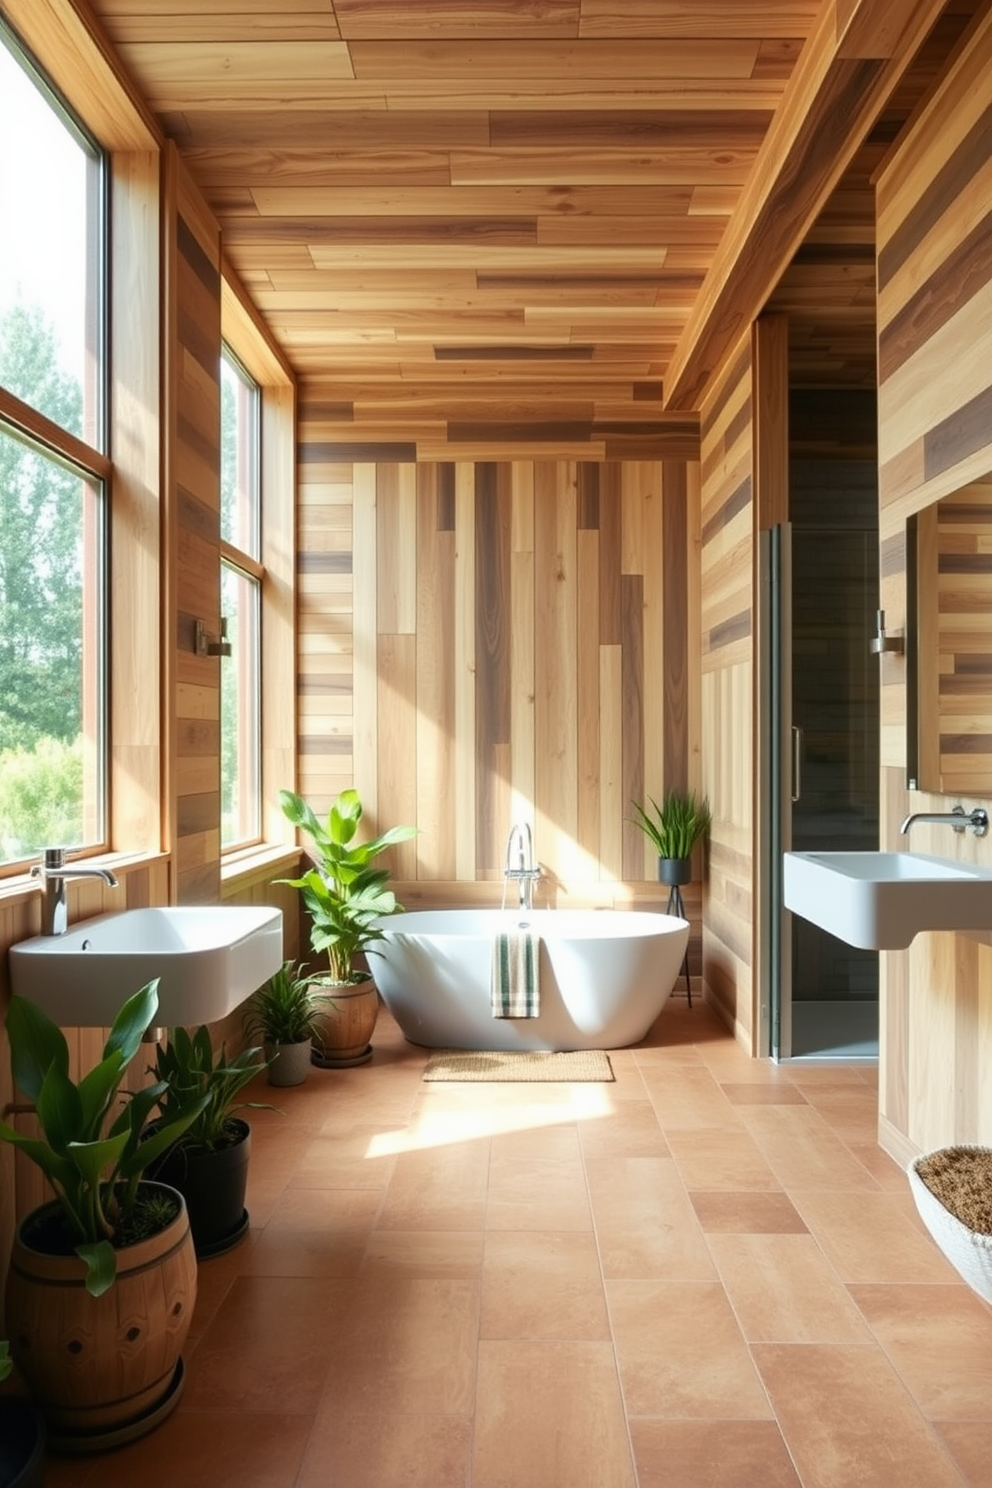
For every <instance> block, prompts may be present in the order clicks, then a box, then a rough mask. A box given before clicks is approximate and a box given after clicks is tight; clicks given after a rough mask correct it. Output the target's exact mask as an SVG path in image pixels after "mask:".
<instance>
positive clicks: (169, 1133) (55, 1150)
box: [0, 978, 204, 1297]
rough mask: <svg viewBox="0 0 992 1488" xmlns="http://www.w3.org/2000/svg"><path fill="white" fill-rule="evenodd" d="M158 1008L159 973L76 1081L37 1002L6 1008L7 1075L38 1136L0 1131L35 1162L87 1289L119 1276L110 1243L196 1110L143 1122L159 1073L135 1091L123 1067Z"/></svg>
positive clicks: (0, 1125)
mask: <svg viewBox="0 0 992 1488" xmlns="http://www.w3.org/2000/svg"><path fill="white" fill-rule="evenodd" d="M157 1011H158V978H155V980H154V981H151V982H149V983H148V984H147V985H146V986H144V987H142V988H141V989H140V991H138V992H136V993H135V994H134V996H133V997H129V998H128V1000H127V1002H125V1004H124V1006H123V1007H122V1008H121V1010H120V1012H119V1013H118V1015H117V1017H116V1018H115V1020H114V1025H113V1027H112V1028H111V1030H110V1036H109V1037H108V1039H107V1042H106V1045H105V1046H104V1050H103V1057H102V1058H101V1060H100V1062H99V1064H97V1065H96V1066H95V1067H94V1068H93V1069H91V1070H90V1071H89V1073H88V1074H86V1075H84V1076H83V1078H82V1079H81V1080H80V1081H79V1083H78V1084H76V1083H74V1082H73V1081H72V1080H71V1079H70V1078H69V1047H68V1045H67V1043H66V1040H65V1035H64V1034H63V1032H62V1030H61V1029H60V1028H58V1027H57V1026H56V1025H55V1024H54V1023H53V1022H52V1021H51V1019H50V1018H49V1017H48V1016H47V1015H46V1014H45V1013H43V1012H42V1010H41V1008H39V1007H36V1006H35V1004H34V1003H32V1002H29V1001H27V1000H26V999H25V998H23V997H12V998H11V999H10V1007H9V1009H8V1012H7V1033H8V1036H9V1038H10V1048H11V1066H12V1069H13V1074H14V1080H15V1082H16V1083H17V1084H18V1085H19V1086H20V1088H21V1090H22V1091H23V1092H24V1094H25V1095H26V1096H27V1097H28V1098H29V1099H30V1100H32V1101H33V1102H34V1106H35V1110H36V1112H37V1116H38V1124H39V1126H40V1128H41V1135H40V1136H38V1137H31V1136H26V1135H23V1134H22V1133H21V1132H18V1131H15V1130H14V1128H13V1127H12V1126H8V1125H7V1123H6V1122H3V1121H0V1139H2V1140H3V1141H6V1142H12V1143H13V1144H14V1145H15V1146H16V1147H18V1148H19V1149H20V1151H21V1152H23V1153H24V1154H25V1156H26V1157H29V1158H30V1159H31V1161H32V1162H34V1163H36V1164H37V1165H38V1167H39V1168H40V1169H41V1171H42V1172H43V1173H44V1175H45V1177H46V1179H47V1180H48V1182H49V1184H50V1185H51V1187H52V1189H53V1191H54V1193H55V1197H56V1199H57V1200H58V1202H59V1205H60V1208H61V1213H62V1217H63V1220H64V1223H65V1227H66V1230H67V1232H68V1235H69V1238H70V1241H71V1243H72V1244H73V1248H74V1249H75V1252H76V1254H77V1255H78V1256H79V1257H80V1258H81V1259H82V1260H83V1261H84V1262H85V1264H86V1289H87V1291H88V1292H90V1293H91V1294H92V1295H93V1296H94V1297H99V1296H101V1295H102V1293H104V1292H105V1291H106V1290H107V1288H108V1287H109V1286H111V1285H112V1283H113V1281H114V1277H115V1276H116V1274H117V1254H116V1250H115V1242H116V1243H117V1244H119V1243H120V1242H121V1238H122V1235H127V1233H128V1230H129V1226H131V1225H133V1222H134V1216H135V1213H136V1210H137V1208H138V1203H139V1185H140V1183H141V1180H142V1177H143V1175H144V1174H145V1172H146V1170H147V1169H148V1167H149V1165H150V1164H151V1163H153V1162H154V1161H155V1160H156V1158H158V1157H159V1156H160V1155H161V1153H162V1152H164V1151H165V1149H166V1148H167V1147H169V1146H170V1145H171V1144H172V1143H173V1142H174V1141H175V1140H176V1138H177V1137H178V1136H180V1135H181V1134H182V1132H184V1131H185V1130H186V1128H187V1127H188V1126H189V1125H190V1123H191V1122H193V1121H194V1120H195V1119H196V1117H197V1116H198V1115H199V1114H200V1111H201V1110H202V1109H203V1104H204V1102H197V1101H191V1102H189V1103H188V1104H187V1105H185V1106H184V1107H183V1109H182V1110H181V1111H173V1112H172V1114H171V1115H170V1116H168V1117H162V1118H160V1120H159V1121H158V1122H157V1124H156V1126H155V1128H154V1130H153V1131H152V1133H151V1134H149V1133H148V1127H149V1124H150V1122H151V1121H152V1119H153V1112H155V1110H156V1107H157V1106H158V1105H159V1103H160V1102H161V1101H162V1100H163V1098H164V1097H165V1095H166V1091H167V1086H166V1084H165V1081H164V1080H158V1081H156V1082H155V1083H154V1084H151V1085H146V1086H145V1087H143V1088H142V1089H141V1090H138V1091H135V1092H133V1093H131V1092H128V1091H122V1090H121V1084H122V1081H123V1078H124V1072H125V1070H126V1069H127V1066H128V1065H129V1064H130V1062H131V1060H132V1059H133V1058H134V1056H135V1054H137V1052H138V1049H139V1048H140V1047H141V1041H142V1036H143V1035H144V1032H145V1030H146V1029H147V1028H148V1027H149V1026H150V1025H151V1024H153V1023H154V1022H155V1014H156V1013H157Z"/></svg>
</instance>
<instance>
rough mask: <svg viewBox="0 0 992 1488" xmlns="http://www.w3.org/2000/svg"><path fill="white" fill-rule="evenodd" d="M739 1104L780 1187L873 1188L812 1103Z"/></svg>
mask: <svg viewBox="0 0 992 1488" xmlns="http://www.w3.org/2000/svg"><path fill="white" fill-rule="evenodd" d="M737 1109H738V1110H739V1111H740V1114H741V1119H742V1120H743V1122H744V1124H745V1126H746V1128H747V1130H748V1132H749V1133H750V1134H751V1136H752V1137H753V1138H754V1140H755V1142H756V1143H757V1145H758V1146H759V1147H760V1149H761V1151H762V1153H763V1154H764V1157H765V1159H766V1161H767V1162H768V1165H769V1167H770V1168H771V1170H772V1172H773V1173H774V1174H775V1177H776V1178H777V1179H778V1181H779V1182H780V1183H781V1184H782V1187H783V1188H787V1189H789V1190H790V1192H794V1191H798V1190H802V1189H808V1188H813V1189H825V1188H834V1189H865V1190H877V1188H878V1185H877V1183H876V1182H875V1180H874V1178H873V1177H872V1176H871V1174H870V1173H869V1172H868V1170H867V1169H866V1168H865V1167H864V1165H863V1164H862V1163H860V1162H858V1160H857V1158H856V1157H855V1156H854V1155H853V1153H851V1152H850V1151H849V1150H848V1148H847V1147H846V1146H845V1145H844V1143H843V1142H841V1141H840V1139H839V1138H838V1137H837V1136H835V1134H834V1133H833V1132H832V1131H831V1130H830V1127H829V1126H828V1125H827V1123H826V1122H825V1121H824V1119H823V1117H822V1116H821V1115H820V1113H819V1112H818V1111H815V1110H814V1109H813V1108H812V1107H811V1106H740V1107H738V1108H737Z"/></svg>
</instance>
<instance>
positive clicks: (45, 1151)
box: [0, 1121, 75, 1188]
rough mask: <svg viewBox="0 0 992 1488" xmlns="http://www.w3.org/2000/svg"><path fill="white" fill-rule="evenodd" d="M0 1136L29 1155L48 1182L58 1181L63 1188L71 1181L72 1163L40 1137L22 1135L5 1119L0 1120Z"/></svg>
mask: <svg viewBox="0 0 992 1488" xmlns="http://www.w3.org/2000/svg"><path fill="white" fill-rule="evenodd" d="M0 1138H2V1139H3V1140H4V1141H5V1142H10V1143H11V1145H12V1146H14V1147H19V1148H20V1150H21V1151H22V1152H23V1153H24V1155H25V1157H29V1158H30V1159H31V1161H32V1162H33V1163H36V1164H37V1166H38V1167H39V1168H40V1169H41V1171H42V1172H43V1173H44V1175H45V1177H46V1178H47V1179H48V1180H49V1181H50V1182H53V1183H58V1184H59V1185H60V1186H61V1187H63V1188H65V1187H66V1185H67V1184H70V1183H72V1181H73V1177H74V1172H75V1169H74V1165H73V1164H72V1163H71V1162H69V1161H68V1159H66V1158H64V1157H63V1156H62V1155H61V1154H60V1153H58V1152H55V1151H54V1150H53V1148H51V1147H50V1146H49V1145H48V1143H47V1142H46V1141H44V1140H43V1139H42V1138H40V1137H27V1136H24V1134H23V1133H22V1132H19V1131H15V1130H14V1128H13V1127H12V1126H8V1125H7V1123H6V1121H0Z"/></svg>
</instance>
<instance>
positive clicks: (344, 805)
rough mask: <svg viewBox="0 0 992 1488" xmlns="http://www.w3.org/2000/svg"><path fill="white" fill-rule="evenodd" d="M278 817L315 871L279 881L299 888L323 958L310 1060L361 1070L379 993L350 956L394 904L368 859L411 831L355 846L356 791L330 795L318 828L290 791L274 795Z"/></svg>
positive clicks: (385, 877)
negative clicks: (298, 838)
mask: <svg viewBox="0 0 992 1488" xmlns="http://www.w3.org/2000/svg"><path fill="white" fill-rule="evenodd" d="M279 804H280V805H281V807H282V810H283V813H284V815H285V816H286V817H287V819H288V820H289V821H291V822H292V823H293V825H294V826H295V827H298V828H299V829H300V831H302V832H304V833H306V835H307V836H308V837H309V838H310V843H311V849H312V852H313V856H314V859H315V866H314V867H312V868H310V869H308V870H307V872H306V873H304V874H303V876H302V877H301V878H291V879H281V880H280V882H281V883H288V884H290V885H291V886H292V887H293V888H295V889H299V891H300V894H301V895H302V898H303V903H304V906H305V908H306V909H307V911H308V913H309V916H310V944H311V946H312V947H313V949H314V951H315V952H316V953H317V954H318V955H320V956H324V955H326V957H327V961H328V968H329V970H328V972H327V973H324V974H321V973H316V974H315V975H314V976H313V977H312V978H311V981H312V982H313V984H314V986H315V988H316V989H317V991H318V992H320V993H321V994H322V995H323V1002H322V1007H321V1010H320V1012H319V1016H318V1023H317V1030H316V1033H315V1035H314V1038H313V1047H312V1053H311V1058H312V1059H313V1062H314V1063H315V1064H318V1065H321V1066H322V1067H324V1068H329V1069H338V1068H342V1067H344V1066H347V1065H353V1064H362V1063H364V1062H365V1061H366V1060H368V1059H371V1057H372V1045H371V1038H372V1033H373V1030H374V1029H375V1023H376V1018H377V1016H378V1010H379V1002H378V996H379V994H378V993H377V991H376V988H375V983H374V982H373V981H372V977H371V973H370V972H369V971H368V970H367V968H365V967H359V966H356V964H355V963H356V958H357V957H358V956H359V954H360V953H362V952H364V951H367V950H368V949H369V947H370V946H373V945H374V944H375V942H376V941H377V940H381V939H382V933H383V932H382V929H381V927H380V924H379V921H380V920H381V919H383V918H384V917H385V916H387V915H391V914H394V913H395V912H396V911H397V910H398V909H401V908H402V905H399V904H397V902H396V896H395V894H394V893H393V892H392V890H391V889H388V888H387V887H386V885H387V883H388V882H389V872H388V870H387V869H386V868H381V867H377V866H376V865H375V859H376V858H377V857H378V856H379V854H380V853H381V852H383V851H384V850H385V849H386V848H387V847H391V846H392V845H393V844H394V843H397V842H406V841H408V840H409V839H410V838H411V837H414V836H416V832H417V829H416V827H390V829H389V830H388V831H386V832H383V833H382V834H381V836H379V837H374V838H373V839H372V840H371V841H369V842H358V841H356V833H357V831H358V824H359V822H360V821H361V819H362V803H361V800H360V799H359V795H358V792H357V791H356V790H344V791H342V792H341V794H340V795H339V796H338V798H337V800H336V801H335V802H334V804H333V805H332V807H331V809H330V811H329V812H328V814H327V819H326V821H324V822H321V821H320V820H318V818H317V816H316V814H315V812H314V811H313V810H312V809H311V807H310V806H308V805H307V803H306V802H305V801H304V800H303V798H302V797H301V796H298V795H297V794H296V793H295V792H294V791H289V790H284V791H280V792H279Z"/></svg>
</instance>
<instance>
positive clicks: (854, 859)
mask: <svg viewBox="0 0 992 1488" xmlns="http://www.w3.org/2000/svg"><path fill="white" fill-rule="evenodd" d="M784 858H785V864H784V884H783V888H784V898H785V905H786V908H787V909H791V910H792V912H793V914H797V915H801V916H802V917H803V919H804V920H811V921H812V922H813V924H814V925H819V926H820V928H821V929H823V930H827V931H829V932H830V934H831V935H836V937H837V939H838V940H843V941H846V942H847V944H848V945H854V946H861V947H863V948H864V949H866V950H875V951H895V950H904V949H905V947H906V946H908V945H909V943H910V941H911V940H912V939H913V936H914V935H918V934H919V933H920V931H923V930H989V929H992V869H987V868H978V867H975V866H973V865H972V864H970V863H953V862H950V861H949V860H948V859H946V858H930V857H927V856H926V855H925V854H923V853H910V852H787V853H785V855H784Z"/></svg>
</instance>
